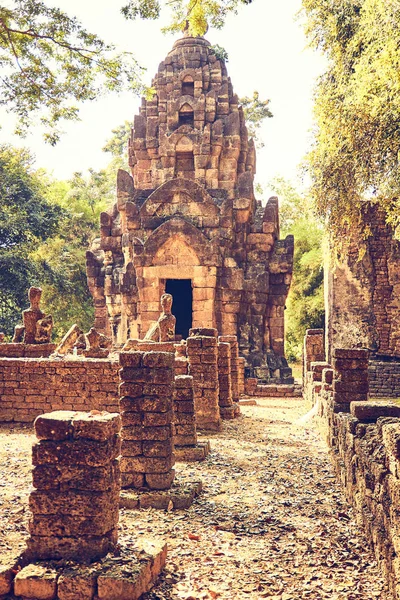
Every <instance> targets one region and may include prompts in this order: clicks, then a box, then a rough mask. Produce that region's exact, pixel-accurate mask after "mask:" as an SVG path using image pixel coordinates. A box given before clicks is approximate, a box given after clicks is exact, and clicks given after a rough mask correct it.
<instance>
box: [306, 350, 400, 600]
mask: <svg viewBox="0 0 400 600" xmlns="http://www.w3.org/2000/svg"><path fill="white" fill-rule="evenodd" d="M368 354H369V352H368V350H362V349H354V348H353V349H335V350H334V351H333V352H332V357H333V361H332V363H333V365H332V366H333V369H332V368H329V367H324V366H323V363H318V362H315V363H311V364H310V365H309V371H308V373H307V375H308V377H307V385H308V387H309V390H308V393H309V394H312V396H313V400H314V402H318V414H319V417H320V418H319V424H320V426H321V429H322V430H323V432H324V434H325V437H326V441H327V443H328V446H329V448H330V450H331V457H332V462H333V465H334V468H335V471H336V474H337V477H338V479H339V481H340V482H341V483H342V485H343V487H344V491H345V494H346V497H347V500H348V502H349V503H350V504H351V505H352V506H353V507H354V509H355V514H356V517H357V520H358V522H359V523H360V525H362V526H363V528H364V529H365V531H366V534H367V536H368V540H369V542H370V544H371V546H372V548H373V550H374V553H375V557H376V560H377V562H378V564H379V566H380V568H381V571H382V574H383V576H384V577H385V579H386V582H387V584H388V586H389V587H390V589H391V591H392V593H393V596H394V598H397V599H398V598H400V588H399V586H398V581H399V577H400V564H399V561H398V560H397V558H396V556H397V555H398V552H399V550H400V545H399V533H400V525H399V519H398V515H399V511H400V493H399V492H400V406H399V405H397V404H396V403H394V402H391V401H374V400H367V398H368V391H369V390H368V372H369V373H371V365H370V364H368Z"/></svg>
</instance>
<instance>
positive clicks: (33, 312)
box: [22, 287, 44, 344]
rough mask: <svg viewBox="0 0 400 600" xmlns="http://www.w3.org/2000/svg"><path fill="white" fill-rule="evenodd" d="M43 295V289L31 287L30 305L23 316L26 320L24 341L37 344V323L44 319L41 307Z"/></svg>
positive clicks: (29, 293) (29, 294)
mask: <svg viewBox="0 0 400 600" xmlns="http://www.w3.org/2000/svg"><path fill="white" fill-rule="evenodd" d="M41 296H42V289H41V288H39V287H31V288H29V292H28V298H29V302H30V307H29V308H27V309H26V310H24V312H23V313H22V317H23V320H24V327H25V332H24V343H25V344H35V343H36V325H37V322H38V321H40V320H41V319H43V317H44V314H43V313H42V311H41V310H40V308H39V304H40V298H41Z"/></svg>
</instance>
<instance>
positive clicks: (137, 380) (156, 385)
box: [120, 352, 175, 490]
mask: <svg viewBox="0 0 400 600" xmlns="http://www.w3.org/2000/svg"><path fill="white" fill-rule="evenodd" d="M120 365H121V367H122V368H121V370H120V378H121V384H120V396H121V397H120V412H121V419H122V460H121V472H122V487H124V488H147V489H155V490H163V489H168V488H169V487H170V486H171V484H172V482H173V480H174V477H175V471H174V469H173V466H174V462H175V457H174V443H173V438H174V433H175V432H174V425H173V396H174V354H173V353H170V352H121V353H120Z"/></svg>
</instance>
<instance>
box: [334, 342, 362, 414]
mask: <svg viewBox="0 0 400 600" xmlns="http://www.w3.org/2000/svg"><path fill="white" fill-rule="evenodd" d="M368 362H369V350H364V349H362V350H361V349H360V350H359V349H348V348H336V349H335V350H334V351H333V369H334V378H333V402H334V412H338V411H339V410H340V411H341V412H350V402H357V401H358V402H359V401H361V402H363V401H366V400H368Z"/></svg>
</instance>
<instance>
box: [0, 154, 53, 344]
mask: <svg viewBox="0 0 400 600" xmlns="http://www.w3.org/2000/svg"><path fill="white" fill-rule="evenodd" d="M32 163H33V159H32V156H31V155H30V154H29V152H28V151H26V150H16V149H13V148H11V147H9V146H5V145H2V146H0V330H1V331H4V332H5V333H6V334H7V335H11V334H12V332H13V329H14V326H15V325H16V323H17V322H19V321H20V317H21V315H20V312H21V310H22V309H23V308H27V291H28V288H29V286H30V285H34V284H39V283H40V279H41V277H42V269H41V264H40V262H37V261H32V260H31V259H30V255H31V253H32V252H33V251H34V249H35V248H36V247H37V246H38V245H39V244H40V243H43V242H44V241H45V240H47V239H48V238H50V237H51V236H53V235H54V234H55V232H56V231H57V227H58V225H59V222H60V220H61V218H62V216H63V211H62V209H61V207H59V206H52V205H51V204H50V203H49V202H48V201H47V199H46V198H45V192H44V187H43V185H42V183H41V181H40V179H39V177H38V176H37V175H36V174H35V173H34V172H33V170H32Z"/></svg>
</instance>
